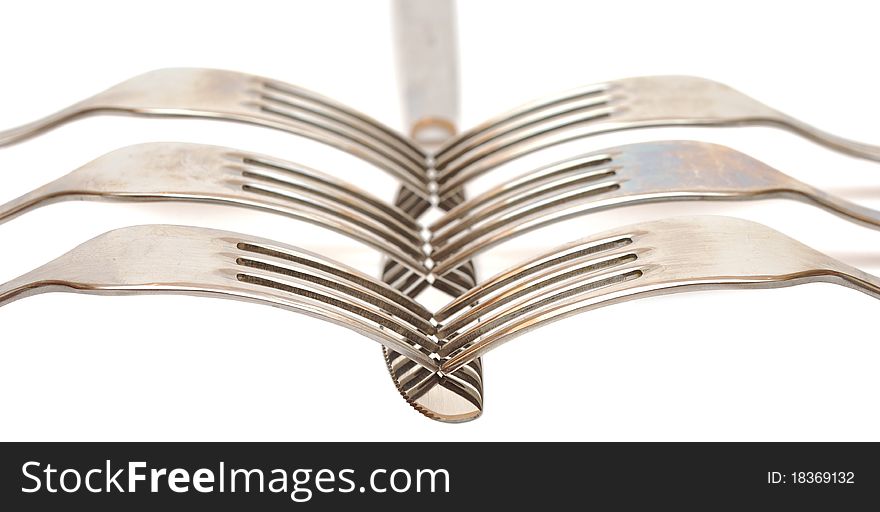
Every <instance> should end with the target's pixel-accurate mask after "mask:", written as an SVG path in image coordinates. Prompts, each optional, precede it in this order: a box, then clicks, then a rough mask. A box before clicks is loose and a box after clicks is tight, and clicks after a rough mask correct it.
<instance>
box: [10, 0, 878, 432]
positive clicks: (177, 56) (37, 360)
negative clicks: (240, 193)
mask: <svg viewBox="0 0 880 512" xmlns="http://www.w3.org/2000/svg"><path fill="white" fill-rule="evenodd" d="M877 11H878V8H877V7H876V3H873V2H854V1H837V2H833V3H822V4H819V3H816V4H812V3H808V2H766V1H763V2H752V1H740V2H731V3H727V4H720V3H715V2H698V1H666V2H648V1H644V2H560V1H547V0H542V1H540V2H537V1H535V2H511V1H503V2H502V1H481V2H476V1H472V2H460V5H459V16H460V27H459V30H460V43H461V48H462V55H461V65H462V103H463V115H462V124H463V125H464V126H470V125H473V124H474V123H477V122H479V121H480V120H482V119H485V118H486V117H488V116H491V115H494V114H497V113H499V112H501V111H504V110H506V109H508V108H511V107H513V106H515V105H517V104H518V103H521V102H523V101H526V100H529V99H531V98H533V97H535V96H543V95H547V94H550V93H552V92H555V91H559V90H563V89H566V88H570V87H574V86H578V85H583V84H588V83H592V82H596V81H603V80H608V79H614V78H619V77H626V76H636V75H649V74H693V75H701V76H706V77H710V78H714V79H716V80H719V81H722V82H726V83H728V84H730V85H732V86H734V87H736V88H738V89H740V90H742V91H744V92H746V93H748V94H750V95H751V96H753V97H755V98H758V99H760V100H762V101H763V102H765V103H768V104H770V105H772V106H774V107H776V108H779V109H781V110H783V111H785V112H788V113H790V114H793V115H795V116H797V117H799V118H801V119H803V120H805V121H807V122H810V123H812V124H815V125H817V126H819V127H822V128H824V129H827V130H829V131H833V132H837V133H839V134H841V135H846V136H850V137H853V138H855V139H859V140H864V141H869V142H874V143H880V130H878V126H880V123H878V119H880V98H878V95H877V91H880V66H878V65H877V50H878V48H880V44H878V43H880V36H878V31H877V20H878V15H880V13H878V12H877ZM390 29H391V27H390V13H389V5H388V4H387V3H386V2H384V1H382V2H380V1H376V2H367V1H348V2H341V1H326V0H324V1H320V2H318V1H314V2H282V1H276V2H268V1H255V0H250V1H247V2H244V1H240V2H223V1H213V2H181V1H173V2H172V1H160V0H154V1H152V2H149V3H147V2H144V3H140V4H137V3H133V2H94V1H80V2H43V1H29V2H16V3H11V2H10V3H6V4H4V7H3V12H2V18H0V48H3V53H2V75H0V76H2V80H0V126H4V127H5V126H9V127H11V126H14V125H18V124H21V123H24V122H27V121H30V120H33V119H35V118H37V117H40V116H42V115H44V114H48V113H50V112H52V111H54V110H56V109H58V108H61V107H63V106H66V105H67V104H69V103H72V102H74V101H76V100H79V99H81V98H84V97H86V96H88V95H91V94H93V93H95V92H98V91H99V90H101V89H103V88H106V87H108V86H110V85H112V84H114V83H116V82H119V81H122V80H124V79H126V78H129V77H131V76H134V75H137V74H140V73H142V72H144V71H147V70H151V69H154V68H162V67H173V66H196V67H217V68H227V69H235V70H240V71H246V72H250V73H254V74H260V75H265V76H270V77H273V78H277V79H281V80H284V81H287V82H291V83H295V84H298V85H302V86H305V87H307V88H310V89H313V90H316V91H319V92H322V93H324V94H327V95H329V96H331V97H334V98H336V99H338V100H341V101H343V102H344V103H347V104H349V105H351V106H354V107H355V108H358V109H360V110H362V111H365V112H367V113H369V114H371V115H373V116H375V117H377V118H379V119H380V120H383V121H385V122H387V123H389V124H390V125H392V126H395V127H398V128H400V129H403V128H404V127H403V126H400V121H399V120H400V106H399V104H398V92H397V87H396V81H395V75H394V73H395V70H394V59H393V53H392V52H393V46H392V37H391V32H390ZM675 138H696V139H702V140H707V141H712V142H717V143H722V144H726V145H728V146H731V147H734V148H736V149H739V150H741V151H745V152H747V153H750V154H751V155H752V156H755V157H757V158H759V159H762V160H764V161H766V162H767V163H769V164H771V165H773V166H775V167H777V168H778V169H780V170H783V171H784V172H787V173H789V174H791V175H793V176H795V177H797V178H799V179H801V180H803V181H807V182H809V183H812V184H815V185H818V186H821V187H824V188H826V189H828V190H829V191H833V192H837V193H840V194H841V195H844V196H846V197H848V198H850V199H852V200H855V201H859V202H862V203H863V204H867V205H873V206H875V207H878V208H880V164H877V163H870V162H865V161H860V160H857V159H853V158H849V157H846V156H842V155H839V154H835V153H833V152H831V151H829V150H826V149H823V148H821V147H819V146H817V145H815V144H812V143H810V142H808V141H806V140H804V139H801V138H798V137H796V136H794V135H791V134H788V133H785V132H783V131H781V130H777V129H771V128H731V129H713V128H705V129H656V130H645V131H639V132H624V133H618V134H613V135H606V136H600V137H594V138H592V139H588V140H583V141H580V142H577V143H574V144H569V145H566V146H563V147H560V148H557V149H554V150H552V151H545V152H543V153H541V154H537V155H533V156H530V157H528V158H524V159H521V160H518V161H516V162H513V163H512V164H510V165H508V166H505V167H504V168H503V169H501V170H499V172H497V173H494V174H493V180H495V181H499V180H503V179H504V177H505V176H511V175H512V173H518V172H523V171H525V170H528V169H530V168H534V167H536V166H538V165H539V164H543V163H547V162H550V161H554V160H557V159H559V158H562V157H565V156H573V155H576V154H579V153H584V152H588V151H593V150H597V149H600V148H603V147H607V146H612V145H617V144H622V143H629V142H636V141H643V140H656V139H675ZM160 140H166V141H184V142H198V143H208V144H216V145H225V146H231V147H236V148H240V149H244V150H251V151H257V152H262V153H268V154H271V155H274V156H277V157H281V158H286V159H289V160H293V161H298V162H301V163H304V164H307V165H311V166H314V167H317V168H320V169H324V170H326V171H328V172H332V173H334V174H337V175H339V176H343V177H345V178H347V179H350V180H351V181H353V182H355V183H357V184H360V185H363V186H368V187H370V188H371V189H372V190H374V191H375V192H376V193H379V194H383V195H384V196H385V197H387V198H389V199H390V198H391V197H392V196H391V194H392V191H393V186H391V185H392V183H391V182H390V181H389V180H387V179H386V178H385V177H384V176H383V175H382V173H381V172H378V171H377V170H375V169H372V168H370V166H369V165H367V164H365V163H363V162H359V161H357V160H356V159H354V158H352V157H349V156H347V155H342V154H340V153H339V152H337V151H335V150H331V149H328V148H326V147H322V146H320V145H318V144H315V143H312V142H308V141H303V140H301V139H299V138H297V137H294V136H290V135H286V134H283V133H278V132H273V131H270V130H265V129H260V128H256V127H246V126H238V125H234V124H228V123H221V122H209V121H195V120H156V119H135V118H118V117H117V118H113V117H101V118H91V119H87V120H82V121H79V122H76V123H73V124H70V125H67V126H65V127H63V128H60V129H58V130H55V131H54V132H51V133H49V134H47V135H44V136H42V137H39V138H36V139H33V140H30V141H27V142H26V143H23V144H20V145H17V146H13V147H8V148H3V149H0V177H2V187H0V201H6V200H10V199H12V198H14V197H16V196H18V195H20V194H23V193H25V192H27V191H29V190H30V189H32V188H34V187H36V186H37V185H40V184H42V183H44V182H46V181H48V180H51V179H54V178H56V177H59V176H61V175H63V174H65V173H67V172H69V171H70V170H73V169H74V168H75V167H77V166H78V165H81V164H82V163H85V162H87V161H89V160H91V159H93V158H95V157H97V156H99V155H101V154H103V153H105V152H107V151H110V150H113V149H115V148H118V147H120V146H123V145H128V144H134V143H140V142H148V141H160ZM488 181H492V180H488ZM488 181H487V180H483V181H481V182H480V183H479V184H478V185H479V186H480V187H482V186H487V185H488V184H489V183H488ZM477 188H479V187H477ZM694 213H715V214H726V215H737V216H741V217H745V218H749V219H753V220H757V221H760V222H763V223H765V224H768V225H770V226H772V227H774V228H776V229H778V230H780V231H783V232H785V233H787V234H789V235H791V236H794V237H795V238H798V239H800V240H802V241H803V242H806V243H808V244H810V245H812V246H814V247H816V248H818V249H820V250H823V251H825V252H827V253H828V254H830V255H833V256H835V257H838V258H840V259H843V260H844V261H847V262H849V263H851V264H854V265H856V266H859V267H861V268H863V269H864V270H866V271H869V272H873V273H875V274H880V233H878V232H875V231H871V230H869V229H866V228H862V227H858V226H855V225H852V224H849V223H847V222H846V221H844V220H841V219H839V218H837V217H834V216H832V215H830V214H827V213H824V212H822V211H820V210H818V209H815V208H812V207H810V206H807V205H803V204H800V203H794V202H791V201H782V200H778V201H764V202H759V203H730V204H718V203H714V204H713V203H702V204H697V203H687V204H683V205H663V206H646V207H637V208H629V209H624V210H615V211H612V212H607V213H602V214H597V215H592V216H590V217H587V218H581V219H577V220H573V221H570V222H566V223H565V224H562V225H559V226H557V227H555V228H552V229H546V230H543V231H540V232H539V234H536V236H530V237H524V238H522V239H520V240H517V241H516V242H515V243H510V244H506V245H504V246H501V247H499V248H497V249H495V250H493V251H491V252H489V253H487V257H485V258H482V259H481V260H480V264H481V266H480V270H481V274H482V275H483V276H488V275H489V274H491V273H494V272H495V271H497V270H499V269H500V267H502V266H506V265H510V264H513V263H515V262H516V261H519V260H522V259H523V258H525V257H528V256H529V255H532V254H535V253H536V251H544V250H546V249H548V248H550V247H552V246H554V245H557V244H559V243H562V242H565V241H568V240H571V239H575V238H580V237H583V236H586V235H589V234H591V233H594V232H598V231H601V230H604V229H608V228H612V227H615V226H620V225H623V224H628V223H632V222H638V221H642V220H649V219H653V218H657V217H662V216H672V215H688V214H694ZM144 223H177V224H189V225H198V226H206V227H213V228H220V229H228V230H233V231H241V232H246V233H248V234H253V235H259V236H265V237H269V238H272V239H276V240H279V241H283V242H287V243H291V244H294V245H300V246H303V247H305V248H308V249H316V250H319V251H321V252H325V253H328V254H334V255H336V257H337V258H338V259H340V260H342V261H344V262H347V263H351V264H354V265H357V266H358V267H359V268H362V269H364V270H366V271H368V272H375V271H376V270H377V267H378V262H379V257H378V255H376V254H375V253H373V252H371V251H370V250H368V249H364V248H362V247H360V246H358V245H357V244H355V243H353V242H349V241H347V240H345V239H344V238H342V237H337V236H328V235H327V234H326V232H325V231H324V230H321V229H319V228H311V227H309V226H306V225H304V224H302V223H299V222H296V221H293V220H289V219H284V218H279V217H275V216H272V215H267V214H262V213H256V212H248V211H243V210H238V209H230V208H223V207H211V206H193V205H173V204H152V205H122V204H99V203H64V204H58V205H54V206H50V207H46V208H43V209H41V210H38V211H35V212H33V213H30V214H27V215H25V216H23V217H20V218H18V219H15V220H14V221H12V222H10V223H8V224H3V225H0V249H2V250H0V281H6V280H9V279H12V278H13V277H15V276H17V275H19V274H22V273H24V272H26V271H28V270H30V269H32V268H33V267H34V266H36V265H38V264H41V263H43V262H45V261H48V260H50V259H52V258H54V257H56V256H58V255H60V254H61V253H63V252H65V251H67V250H68V249H70V248H72V247H74V246H75V245H77V244H79V243H81V242H83V241H85V240H87V239H89V238H91V237H93V236H96V235H98V234H100V233H103V232H105V231H107V230H110V229H113V228H117V227H123V226H127V225H131V224H144ZM878 318H880V302H878V301H876V300H874V299H871V298H870V297H868V296H865V295H863V294H860V293H858V292H855V291H853V290H849V289H844V288H840V287H835V286H833V285H829V284H814V285H807V286H801V287H797V288H788V289H781V290H757V291H726V292H703V293H692V294H683V295H677V296H667V297H659V298H654V299H648V300H640V301H635V302H630V303H626V304H621V305H616V306H613V307H609V308H605V309H601V310H597V311H593V312H589V313H585V314H582V315H579V316H576V317H574V318H571V319H568V320H565V321H562V322H559V323H556V324H553V325H550V326H547V327H544V328H542V329H540V330H538V331H536V332H533V333H531V334H528V335H526V336H523V337H521V338H518V339H517V340H515V341H514V342H512V343H510V344H507V345H505V346H504V347H503V348H501V349H499V350H497V351H495V352H492V353H491V354H489V355H488V356H487V357H486V358H485V368H486V371H485V377H486V390H485V391H486V409H485V413H484V415H483V417H482V418H480V419H479V420H477V421H474V422H471V423H469V424H464V425H444V424H440V423H435V422H432V421H430V420H428V419H426V418H424V417H422V416H420V415H419V414H417V413H416V412H414V411H413V410H412V409H410V407H409V406H407V405H406V404H405V403H404V402H403V401H402V400H401V399H400V397H399V395H398V394H397V392H396V391H395V390H394V388H393V386H392V384H391V382H390V379H389V378H388V375H387V373H386V371H385V366H384V363H383V362H382V359H381V357H380V350H379V347H378V345H376V344H375V343H373V342H370V341H367V340H366V339H365V338H362V337H361V336H359V335H357V334H354V333H353V332H349V331H347V330H345V329H343V328H339V327H336V326H333V325H330V324H327V323H324V322H321V321H318V320H313V319H309V318H306V317H303V316H300V315H296V314H294V313H290V312H287V311H282V310H277V309H273V308H267V307H263V306H258V305H251V304H244V303H238V302H231V301H220V300H210V299H204V298H190V297H168V296H153V297H94V296H85V295H72V294H49V295H42V296H38V297H34V298H29V299H26V300H23V301H19V302H16V303H13V304H10V305H7V306H5V307H3V308H2V309H0V333H2V334H0V349H2V357H0V415H2V421H0V439H3V440H438V439H456V440H878V438H880V435H878V433H880V408H878V407H877V396H878V392H880V372H878V371H877V368H878V362H880V339H878V338H880V327H878V325H880V324H878Z"/></svg>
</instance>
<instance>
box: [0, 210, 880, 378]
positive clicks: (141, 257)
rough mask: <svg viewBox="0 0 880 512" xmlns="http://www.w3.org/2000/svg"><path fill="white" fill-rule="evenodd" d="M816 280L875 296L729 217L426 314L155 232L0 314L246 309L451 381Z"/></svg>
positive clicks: (633, 231)
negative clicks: (727, 297) (41, 303)
mask: <svg viewBox="0 0 880 512" xmlns="http://www.w3.org/2000/svg"><path fill="white" fill-rule="evenodd" d="M810 282H828V283H834V284H839V285H843V286H847V287H850V288H853V289H856V290H858V291H861V292H863V293H866V294H868V295H870V296H872V297H875V298H878V299H880V278H878V277H875V276H872V275H870V274H867V273H865V272H862V271H860V270H858V269H856V268H853V267H851V266H849V265H846V264H844V263H842V262H840V261H837V260H835V259H834V258H831V257H829V256H826V255H824V254H822V253H820V252H818V251H816V250H814V249H811V248H809V247H807V246H805V245H803V244H801V243H799V242H797V241H795V240H793V239H791V238H789V237H787V236H785V235H783V234H781V233H779V232H778V231H775V230H772V229H770V228H768V227H766V226H763V225H761V224H757V223H754V222H750V221H746V220H742V219H734V218H729V217H711V216H707V217H691V218H673V219H665V220H660V221H654V222H648V223H643V224H637V225H633V226H628V227H625V228H620V229H616V230H612V231H609V232H606V233H603V234H600V235H596V236H593V237H590V238H587V239H584V240H581V241H578V242H573V243H570V244H567V245H565V246H563V247H562V248H559V249H556V250H554V251H551V252H549V253H547V254H545V255H543V256H541V257H538V258H535V259H533V260H530V261H528V262H526V263H524V264H521V265H518V266H517V267H514V268H512V269H509V270H507V271H505V272H502V273H501V274H498V275H496V276H495V277H493V278H490V279H488V280H486V281H484V282H483V283H482V284H481V285H480V286H479V287H477V288H474V289H472V290H471V291H469V292H468V293H467V294H465V295H463V296H461V297H459V298H457V299H455V300H453V301H452V302H450V303H449V304H448V305H447V306H445V307H444V308H441V309H440V310H439V311H438V312H437V313H435V314H434V315H433V317H432V315H431V313H430V312H428V311H427V310H425V309H424V307H422V306H421V305H419V304H418V303H417V302H415V301H413V300H412V299H410V298H409V297H407V296H406V295H403V294H401V293H400V292H398V291H397V290H395V289H394V288H392V287H390V286H388V285H385V284H383V283H381V282H379V281H377V280H376V279H374V278H371V277H370V276H367V275H365V274H362V273H360V272H358V271H357V270H354V269H351V268H349V267H345V266H343V265H341V264H339V263H336V262H334V261H332V260H329V259H327V258H323V257H321V256H319V255H316V254H314V253H310V252H308V251H304V250H302V249H298V248H296V247H293V246H289V245H283V244H279V243H276V242H272V241H270V240H265V239H261V238H255V237H249V236H246V235H240V234H236V233H230V232H226V231H218V230H212V229H204V228H194V227H185V226H165V225H150V226H135V227H129V228H122V229H118V230H115V231H111V232H109V233H105V234H103V235H100V236H98V237H96V238H94V239H92V240H90V241H88V242H86V243H84V244H82V245H80V246H79V247H77V248H75V249H74V250H72V251H70V252H69V253H67V254H65V255H63V256H61V257H60V258H58V259H56V260H54V261H51V262H49V263H47V264H46V265H43V266H42V267H39V268H37V269H35V270H33V271H31V272H29V273H27V274H24V275H23V276H21V277H18V278H16V279H13V280H12V281H10V282H8V283H6V284H3V285H0V306H3V305H6V304H8V303H10V302H12V301H15V300H18V299H22V298H25V297H28V296H31V295H35V294H39V293H46V292H57V291H64V292H75V293H89V294H98V295H135V294H186V295H196V296H208V297H215V298H226V299H234V300H242V301H248V302H255V303H259V304H266V305H271V306H275V307H281V308H285V309H288V310H292V311H296V312H300V313H304V314H306V315H309V316H313V317H316V318H321V319H324V320H327V321H329V322H332V323H335V324H338V325H341V326H343V327H346V328H349V329H352V330H354V331H356V332H359V333H361V334H363V335H365V336H367V337H368V338H371V339H373V340H375V341H378V342H379V343H381V344H382V345H383V346H386V347H388V348H389V349H392V350H394V351H396V352H399V353H401V354H404V355H405V356H406V357H407V358H409V359H411V360H412V361H413V362H414V364H417V365H421V366H422V367H424V368H425V369H426V370H427V371H430V372H435V373H436V372H440V374H441V375H449V374H452V372H455V371H457V370H460V369H461V368H463V367H465V365H467V364H468V363H469V362H471V361H473V360H475V359H476V358H478V357H480V356H481V355H483V354H485V353H486V352H488V351H489V350H492V349H494V348H497V347H498V346H500V345H501V344H503V343H505V342H507V341H510V340H512V339H513V338H515V337H517V336H519V335H522V334H525V333H526V332H529V331H530V330H532V329H535V328H537V327H539V326H541V325H544V324H547V323H549V322H551V321H555V320H559V319H562V318H565V317H568V316H571V315H573V314H575V313H578V312H583V311H588V310H591V309H596V308H599V307H602V306H607V305H611V304H615V303H618V302H624V301H628V300H634V299H638V298H642V297H649V296H656V295H662V294H668V293H679V292H685V291H697V290H708V289H737V288H778V287H784V286H794V285H799V284H805V283H810ZM469 306H473V307H472V308H471V309H468V307H469ZM440 321H442V323H440ZM435 323H436V324H438V326H437V327H435ZM440 341H442V342H443V343H440Z"/></svg>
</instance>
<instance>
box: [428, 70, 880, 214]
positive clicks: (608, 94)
mask: <svg viewBox="0 0 880 512" xmlns="http://www.w3.org/2000/svg"><path fill="white" fill-rule="evenodd" d="M676 125H678V126H735V125H770V126H777V127H780V128H785V129H787V130H790V131H792V132H795V133H797V134H799V135H802V136H804V137H807V138H809V139H811V140H813V141H815V142H817V143H819V144H822V145H824V146H826V147H828V148H830V149H833V150H836V151H840V152H843V153H846V154H849V155H852V156H856V157H860V158H866V159H869V160H880V146H873V145H869V144H864V143H860V142H855V141H851V140H849V139H845V138H843V137H839V136H837V135H832V134H829V133H827V132H824V131H821V130H819V129H818V128H815V127H813V126H810V125H808V124H806V123H804V122H802V121H799V120H797V119H794V118H793V117H791V116H788V115H786V114H783V113H781V112H779V111H777V110H774V109H772V108H770V107H768V106H766V105H764V104H762V103H759V102H758V101H756V100H753V99H752V98H750V97H748V96H746V95H744V94H742V93H740V92H739V91H736V90H734V89H732V88H731V87H728V86H726V85H724V84H720V83H718V82H713V81H711V80H707V79H705V78H697V77H689V76H650V77H637V78H626V79H623V80H615V81H612V82H606V83H602V84H595V85H589V86H586V87H582V88H579V89H576V90H573V91H568V92H564V93H561V94H557V95H555V96H550V97H548V98H545V99H543V100H537V101H533V102H531V103H527V104H526V105H523V106H521V107H519V108H517V109H514V110H512V111H510V112H508V113H506V114H504V115H501V116H499V117H496V118H494V119H491V120H489V121H486V122H485V123H483V124H481V125H479V126H477V127H475V128H473V129H471V130H468V131H466V132H464V133H462V134H461V135H459V136H457V137H455V138H454V139H452V140H450V141H449V142H447V143H446V144H445V145H444V146H443V147H442V148H441V149H439V150H438V151H437V154H436V161H435V166H436V169H437V171H438V173H437V183H438V184H439V185H440V189H439V195H440V202H441V203H440V204H443V203H444V202H445V201H446V200H447V199H448V198H450V197H453V196H455V195H456V194H457V193H458V190H459V188H460V187H461V186H462V185H464V184H465V183H467V182H468V181H469V180H471V179H473V178H475V177H477V176H480V175H482V174H484V173H486V172H487V171H489V170H491V169H493V168H495V167H497V166H499V165H501V164H503V163H505V162H508V161H510V160H513V159H515V158H518V157H520V156H523V155H526V154H528V153H532V152H534V151H538V150H540V149H543V148H546V147H550V146H553V145H556V144H561V143H563V142H567V141H571V140H575V139H579V138H582V137H587V136H590V135H595V134H599V133H605V132H611V131H618V130H628V129H634V128H645V127H656V126H676Z"/></svg>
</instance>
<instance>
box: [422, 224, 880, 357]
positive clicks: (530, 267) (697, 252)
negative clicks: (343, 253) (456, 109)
mask: <svg viewBox="0 0 880 512" xmlns="http://www.w3.org/2000/svg"><path fill="white" fill-rule="evenodd" d="M812 282H827V283H834V284H838V285H842V286H846V287H849V288H853V289H855V290H858V291H861V292H863V293H866V294H868V295H870V296H872V297H874V298H877V299H880V278H878V277H876V276H872V275H870V274H867V273H865V272H862V271H861V270H858V269H856V268H853V267H851V266H849V265H846V264H845V263H843V262H840V261H838V260H836V259H834V258H831V257H829V256H826V255H825V254H822V253H821V252H818V251H816V250H814V249H812V248H810V247H807V246H806V245H803V244H801V243H800V242H797V241H796V240H793V239H791V238H789V237H787V236H785V235H783V234H782V233H779V232H778V231H775V230H773V229H770V228H768V227H766V226H763V225H761V224H758V223H755V222H751V221H746V220H742V219H735V218H730V217H714V216H705V217H689V218H672V219H665V220H660V221H654V222H647V223H643V224H636V225H633V226H628V227H624V228H620V229H616V230H612V231H609V232H606V233H603V234H600V235H597V236H594V237H591V238H588V239H584V240H581V241H579V242H575V243H571V244H568V245H566V246H564V247H562V248H560V249H557V250H555V251H552V252H550V253H548V254H545V255H543V256H541V257H539V258H536V259H534V260H531V261H529V262H527V263H525V264H522V265H519V266H517V267H515V268H512V269H510V270H507V271H505V272H502V273H501V274H499V275H497V276H495V277H493V278H490V279H488V280H486V281H484V282H483V283H482V284H481V285H480V286H479V287H477V288H475V289H473V290H471V291H470V292H469V293H467V294H465V295H463V296H461V297H459V298H458V299H456V300H454V301H453V302H451V303H450V304H448V305H447V306H445V307H444V308H442V309H441V310H439V311H438V312H436V313H435V315H434V316H435V320H437V321H441V320H446V322H445V323H444V324H442V325H441V326H440V327H438V330H437V336H438V338H442V339H444V340H446V342H445V343H444V344H443V345H442V346H441V347H440V350H439V352H438V355H439V356H440V357H442V358H443V362H442V364H441V371H443V372H452V371H455V370H456V369H457V368H459V367H460V366H461V365H464V364H467V362H468V361H470V360H472V359H474V358H476V357H480V356H481V355H484V354H485V353H486V352H488V351H489V350H492V349H494V348H497V347H498V346H500V345H501V344H503V343H505V342H507V341H510V340H511V339H513V338H515V337H517V336H520V335H522V334H524V333H526V332H529V331H531V330H532V329H535V328H537V327H539V326H541V325H544V324H546V323H549V322H551V321H555V320H559V319H562V318H565V317H568V316H570V315H573V314H575V313H578V312H583V311H588V310H591V309H596V308H599V307H603V306H608V305H611V304H615V303H618V302H625V301H628V300H634V299H638V298H642V297H650V296H656V295H663V294H668V293H679V292H686V291H697V290H711V289H737V288H779V287H784V286H794V285H799V284H804V283H812ZM478 301H479V304H476V303H477V302H478ZM474 304H476V305H475V306H474V307H473V308H471V309H466V308H467V307H468V306H471V305H474ZM545 350H546V349H545V348H543V347H542V348H541V349H539V350H536V352H539V353H540V352H544V351H545ZM535 360H536V361H538V360H540V357H535Z"/></svg>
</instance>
